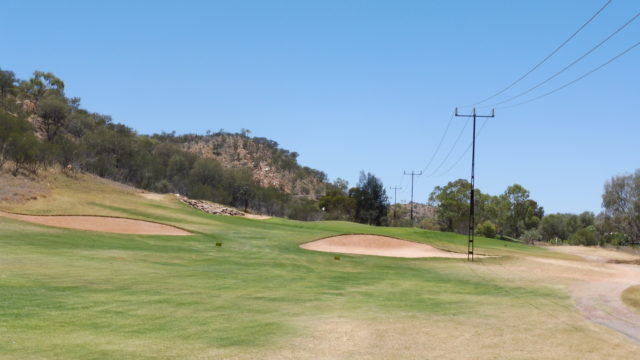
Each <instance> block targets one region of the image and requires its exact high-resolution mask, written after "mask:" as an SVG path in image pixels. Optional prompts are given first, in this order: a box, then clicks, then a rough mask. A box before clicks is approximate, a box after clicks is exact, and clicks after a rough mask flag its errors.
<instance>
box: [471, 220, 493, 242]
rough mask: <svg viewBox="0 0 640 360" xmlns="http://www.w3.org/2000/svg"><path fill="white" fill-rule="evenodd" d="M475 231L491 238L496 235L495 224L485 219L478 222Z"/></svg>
mask: <svg viewBox="0 0 640 360" xmlns="http://www.w3.org/2000/svg"><path fill="white" fill-rule="evenodd" d="M476 233H477V234H478V235H480V236H484V237H487V238H491V239H493V238H495V237H496V226H495V225H494V224H493V223H492V222H491V221H489V220H486V221H485V222H483V223H482V224H478V226H477V227H476Z"/></svg>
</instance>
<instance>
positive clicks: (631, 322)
mask: <svg viewBox="0 0 640 360" xmlns="http://www.w3.org/2000/svg"><path fill="white" fill-rule="evenodd" d="M551 249H552V250H554V251H558V252H562V253H566V254H571V255H577V256H581V257H583V258H584V259H586V260H587V261H589V262H590V263H595V264H597V266H598V267H599V268H601V270H602V271H601V272H599V274H596V275H593V274H592V275H590V276H589V277H588V278H583V279H581V280H580V281H577V282H576V283H574V284H573V285H572V286H571V287H570V291H571V295H572V297H573V299H574V301H575V303H576V306H577V307H578V309H579V310H580V311H581V312H582V314H583V315H584V317H585V318H587V319H589V320H590V321H593V322H595V323H598V324H600V325H604V326H606V327H608V328H610V329H613V330H616V331H618V332H620V333H622V334H625V335H626V336H627V337H629V338H630V339H632V340H634V341H635V342H637V343H640V314H638V313H637V312H635V311H634V310H633V309H631V308H629V307H628V306H627V305H625V304H624V303H623V302H622V299H621V298H620V295H621V293H622V292H623V291H624V290H625V289H626V288H628V287H630V286H633V285H638V284H640V266H638V265H627V264H611V263H608V261H610V260H632V259H633V258H634V256H632V255H629V254H625V253H621V252H616V251H611V250H605V249H598V248H585V247H579V246H562V247H553V248H551Z"/></svg>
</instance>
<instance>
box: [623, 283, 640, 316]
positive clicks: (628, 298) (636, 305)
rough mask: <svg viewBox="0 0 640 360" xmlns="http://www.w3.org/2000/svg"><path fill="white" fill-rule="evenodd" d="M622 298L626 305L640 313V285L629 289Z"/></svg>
mask: <svg viewBox="0 0 640 360" xmlns="http://www.w3.org/2000/svg"><path fill="white" fill-rule="evenodd" d="M621 297H622V301H623V302H624V303H625V304H627V305H628V306H630V307H632V308H633V309H635V310H636V311H637V312H640V285H636V286H631V287H628V288H627V289H626V290H625V291H623V292H622V295H621Z"/></svg>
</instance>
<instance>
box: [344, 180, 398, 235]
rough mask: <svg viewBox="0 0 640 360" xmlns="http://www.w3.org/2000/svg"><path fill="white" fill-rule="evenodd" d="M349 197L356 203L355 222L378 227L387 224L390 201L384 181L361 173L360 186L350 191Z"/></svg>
mask: <svg viewBox="0 0 640 360" xmlns="http://www.w3.org/2000/svg"><path fill="white" fill-rule="evenodd" d="M349 197H351V198H352V199H354V201H355V211H354V219H355V221H357V222H360V223H364V224H370V225H378V226H380V225H382V224H383V223H384V222H385V220H386V216H387V207H388V206H389V199H388V198H387V192H386V191H385V189H384V185H383V184H382V181H381V180H380V179H378V178H377V177H375V176H374V175H373V174H371V173H366V174H365V172H364V171H361V172H360V179H359V181H358V186H357V187H355V188H352V189H350V190H349Z"/></svg>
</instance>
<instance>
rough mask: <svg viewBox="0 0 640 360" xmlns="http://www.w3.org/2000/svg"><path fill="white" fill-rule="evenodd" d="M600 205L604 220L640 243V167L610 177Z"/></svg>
mask: <svg viewBox="0 0 640 360" xmlns="http://www.w3.org/2000/svg"><path fill="white" fill-rule="evenodd" d="M602 206H603V207H604V214H605V219H606V220H605V221H607V222H608V224H609V225H610V226H611V228H612V229H614V231H616V232H620V233H623V234H625V235H627V236H628V237H629V238H630V240H631V242H633V243H636V244H637V243H640V169H638V170H636V171H635V173H633V174H629V175H621V176H614V177H612V178H611V180H610V181H608V182H607V183H606V184H605V186H604V194H602Z"/></svg>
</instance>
